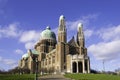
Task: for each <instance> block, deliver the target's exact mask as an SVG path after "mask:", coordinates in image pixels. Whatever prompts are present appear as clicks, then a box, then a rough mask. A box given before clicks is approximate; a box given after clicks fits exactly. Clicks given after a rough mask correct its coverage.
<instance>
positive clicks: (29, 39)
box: [19, 30, 41, 49]
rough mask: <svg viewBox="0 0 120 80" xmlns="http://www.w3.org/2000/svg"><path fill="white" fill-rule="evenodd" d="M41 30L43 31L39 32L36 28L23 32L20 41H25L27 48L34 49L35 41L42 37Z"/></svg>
mask: <svg viewBox="0 0 120 80" xmlns="http://www.w3.org/2000/svg"><path fill="white" fill-rule="evenodd" d="M40 32H41V31H39V32H38V31H35V30H30V31H24V32H23V33H22V34H21V36H20V39H19V41H20V42H22V43H25V48H26V49H33V47H34V44H35V42H36V41H38V40H39V39H40Z"/></svg>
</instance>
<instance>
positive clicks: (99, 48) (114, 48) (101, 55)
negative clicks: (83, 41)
mask: <svg viewBox="0 0 120 80" xmlns="http://www.w3.org/2000/svg"><path fill="white" fill-rule="evenodd" d="M119 44H120V40H115V41H111V42H100V43H98V44H92V45H91V46H89V47H88V52H90V53H93V55H94V56H95V57H96V58H97V59H100V60H113V59H116V58H118V57H120V55H119V53H120V49H119V48H120V45H119Z"/></svg>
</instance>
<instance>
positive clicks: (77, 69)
mask: <svg viewBox="0 0 120 80" xmlns="http://www.w3.org/2000/svg"><path fill="white" fill-rule="evenodd" d="M76 63H77V65H76V67H77V73H79V72H78V61H76Z"/></svg>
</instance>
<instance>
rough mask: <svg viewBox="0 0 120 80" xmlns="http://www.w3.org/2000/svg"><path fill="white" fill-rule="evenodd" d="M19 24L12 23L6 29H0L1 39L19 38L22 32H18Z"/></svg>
mask: <svg viewBox="0 0 120 80" xmlns="http://www.w3.org/2000/svg"><path fill="white" fill-rule="evenodd" d="M18 26H19V24H18V23H12V24H9V25H8V26H5V27H2V26H1V27H0V37H1V38H2V37H7V38H8V37H18V36H19V35H20V31H18V28H17V27H18Z"/></svg>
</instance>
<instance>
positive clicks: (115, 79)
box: [64, 74, 120, 80]
mask: <svg viewBox="0 0 120 80" xmlns="http://www.w3.org/2000/svg"><path fill="white" fill-rule="evenodd" d="M64 76H65V77H68V78H72V79H75V80H120V76H117V75H108V74H65V75H64Z"/></svg>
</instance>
